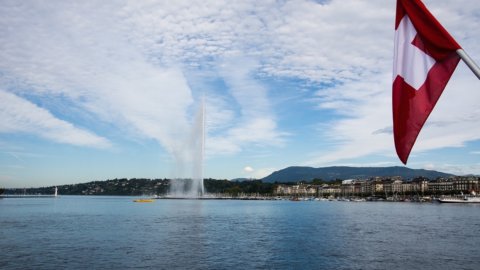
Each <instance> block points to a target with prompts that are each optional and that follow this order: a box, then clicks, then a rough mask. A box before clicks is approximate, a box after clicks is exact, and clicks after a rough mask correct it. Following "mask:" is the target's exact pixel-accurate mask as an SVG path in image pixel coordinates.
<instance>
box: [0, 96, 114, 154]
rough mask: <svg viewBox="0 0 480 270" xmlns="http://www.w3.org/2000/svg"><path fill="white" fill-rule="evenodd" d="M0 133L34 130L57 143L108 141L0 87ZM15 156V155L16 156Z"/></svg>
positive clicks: (93, 144)
mask: <svg viewBox="0 0 480 270" xmlns="http://www.w3.org/2000/svg"><path fill="white" fill-rule="evenodd" d="M0 119H2V120H1V121H0V133H6V132H9V133H12V132H23V133H33V134H37V135H39V136H41V137H44V138H47V139H51V140H53V141H56V142H59V143H68V144H73V145H80V146H91V147H99V148H106V147H110V142H109V141H108V140H107V139H105V138H102V137H100V136H97V135H95V134H93V133H91V132H88V131H86V130H83V129H80V128H78V127H75V126H74V125H72V124H70V123H68V122H65V121H63V120H60V119H58V118H56V117H54V116H53V115H52V114H51V113H49V112H48V111H47V110H45V109H42V108H40V107H38V106H37V105H35V104H33V103H31V102H28V101H27V100H24V99H22V98H19V97H17V96H16V95H14V94H11V93H7V92H5V91H1V90H0ZM17 158H18V157H17Z"/></svg>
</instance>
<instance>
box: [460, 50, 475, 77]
mask: <svg viewBox="0 0 480 270" xmlns="http://www.w3.org/2000/svg"><path fill="white" fill-rule="evenodd" d="M457 54H458V56H460V58H462V60H463V62H465V64H467V66H468V67H469V68H470V70H471V71H472V72H473V74H475V76H477V78H478V79H479V80H480V68H479V67H478V66H477V64H475V62H474V61H473V59H472V58H470V56H468V54H467V53H466V52H465V51H464V50H463V49H458V50H457Z"/></svg>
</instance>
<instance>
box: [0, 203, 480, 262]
mask: <svg viewBox="0 0 480 270" xmlns="http://www.w3.org/2000/svg"><path fill="white" fill-rule="evenodd" d="M132 200H133V198H131V197H75V196H61V197H59V198H42V199H40V198H30V199H27V198H22V199H13V198H8V199H0V268H2V269H54V268H56V269H64V268H71V269H87V268H88V269H91V268H96V269H104V268H118V269H125V268H152V269H227V268H229V269H480V265H479V263H480V261H479V257H478V254H480V253H479V250H480V249H479V248H480V233H479V232H480V205H444V204H416V203H387V202H290V201H213V200H212V201H199V200H157V201H155V202H154V203H134V202H132Z"/></svg>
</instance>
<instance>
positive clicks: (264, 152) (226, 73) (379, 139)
mask: <svg viewBox="0 0 480 270" xmlns="http://www.w3.org/2000/svg"><path fill="white" fill-rule="evenodd" d="M0 1H1V4H0V186H3V187H38V186H51V185H60V184H69V183H81V182H88V181H93V180H106V179H113V178H172V177H188V175H189V173H190V169H189V168H190V166H191V165H190V163H191V162H192V159H195V158H192V156H193V155H195V154H194V151H193V152H192V151H191V150H190V149H189V148H190V145H191V141H192V137H196V136H201V132H200V133H199V132H198V128H197V129H196V128H195V127H196V126H198V125H196V124H195V119H196V115H197V112H198V111H199V109H198V108H200V106H201V105H200V104H202V100H204V103H205V122H206V130H205V159H204V162H203V163H204V177H211V178H216V179H232V178H239V177H246V178H261V177H264V176H267V175H268V174H270V173H271V172H273V171H276V170H280V169H283V168H285V167H288V166H313V167H323V166H334V165H348V166H403V164H402V163H401V162H400V161H399V159H398V158H397V156H396V153H395V148H394V144H393V135H392V113H391V91H392V90H391V87H392V66H393V63H392V60H393V37H394V20H395V1H394V0H388V1H386V0H331V1H312V0H310V1H307V0H294V1H270V0H265V1H250V0H244V1H220V0H212V1H209V0H202V1H181V0H179V1H156V0H150V1H134V0H132V1H124V0H118V1H117V0H113V1H100V0H96V1H89V0H86V1H63V0H59V1H56V0H50V1H41V0H25V1H16V0H12V1H10V0H0ZM424 3H425V4H426V6H427V7H428V8H429V9H430V11H431V12H432V13H433V14H434V16H436V17H437V19H438V20H439V21H440V22H441V23H442V24H443V25H444V27H445V28H446V29H447V30H448V31H449V32H450V33H451V35H452V36H453V37H454V38H455V39H456V40H457V42H458V43H459V44H460V45H461V46H462V47H463V48H464V49H465V51H466V52H467V53H468V54H469V55H470V56H471V57H472V58H473V59H474V60H476V61H477V62H480V42H478V41H476V40H477V39H478V38H479V37H478V29H480V4H479V3H477V1H470V0H443V1H434V0H425V1H424ZM479 90H480V81H479V80H478V79H477V78H476V77H475V76H474V75H473V74H472V73H471V71H470V70H469V69H468V68H467V67H466V65H465V64H464V63H462V62H461V63H460V64H459V66H458V68H457V70H456V71H455V72H454V74H453V76H452V78H451V80H450V82H449V84H448V85H447V87H446V89H445V91H444V93H443V95H442V97H441V98H440V100H439V102H438V103H437V106H436V107H435V109H434V111H433V113H432V114H431V115H430V118H429V120H428V122H427V124H426V125H425V127H424V128H423V130H422V132H421V133H420V136H419V137H418V140H417V142H416V144H415V146H414V148H413V150H412V154H411V155H410V158H409V162H408V167H410V168H423V169H434V170H439V171H443V172H449V173H454V174H480V125H479V123H480V107H479V106H478V104H479V103H480V91H479ZM195 160H197V159H195Z"/></svg>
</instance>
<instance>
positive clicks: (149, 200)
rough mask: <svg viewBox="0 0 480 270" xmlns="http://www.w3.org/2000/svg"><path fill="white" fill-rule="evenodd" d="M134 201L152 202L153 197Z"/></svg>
mask: <svg viewBox="0 0 480 270" xmlns="http://www.w3.org/2000/svg"><path fill="white" fill-rule="evenodd" d="M133 201H134V202H153V199H136V200H133Z"/></svg>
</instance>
